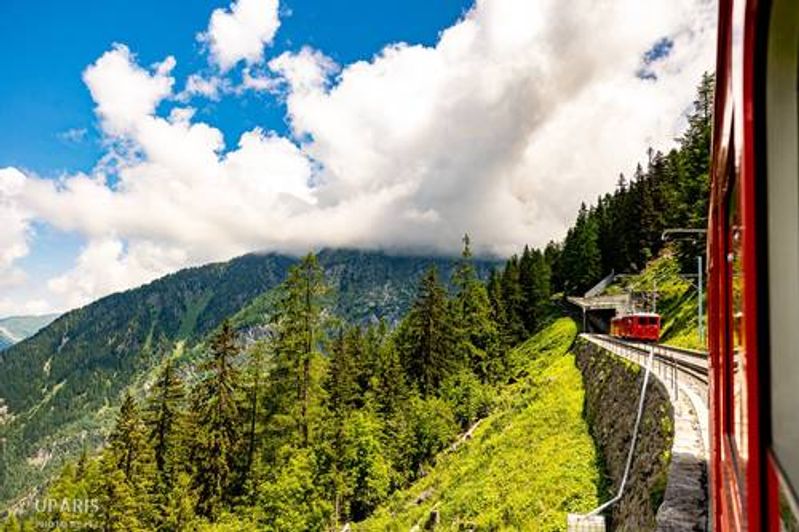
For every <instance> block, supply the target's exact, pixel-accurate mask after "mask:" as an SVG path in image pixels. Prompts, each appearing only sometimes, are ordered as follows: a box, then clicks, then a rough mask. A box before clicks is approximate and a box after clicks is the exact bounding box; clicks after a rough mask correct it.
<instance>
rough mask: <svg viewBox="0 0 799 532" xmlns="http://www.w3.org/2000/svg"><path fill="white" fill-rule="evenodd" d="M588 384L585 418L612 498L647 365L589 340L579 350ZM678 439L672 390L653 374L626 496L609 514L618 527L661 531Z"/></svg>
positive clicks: (613, 525)
mask: <svg viewBox="0 0 799 532" xmlns="http://www.w3.org/2000/svg"><path fill="white" fill-rule="evenodd" d="M574 352H575V353H576V355H577V358H576V362H577V366H578V367H579V368H580V371H581V372H582V374H583V381H584V383H585V409H584V412H585V417H586V421H587V422H588V425H589V427H590V428H591V434H592V436H593V437H594V441H595V442H596V445H597V449H598V451H599V454H600V456H601V457H602V459H603V461H604V469H605V477H606V480H607V484H606V486H607V497H612V496H614V495H615V494H616V493H617V491H618V489H619V485H620V484H621V480H622V476H623V475H624V466H625V463H626V460H627V453H628V451H629V446H630V441H631V438H632V433H633V429H634V428H635V418H636V414H637V409H638V401H639V397H640V392H641V384H642V383H643V378H644V371H643V369H642V368H641V367H640V366H638V365H636V364H633V363H632V362H629V361H627V360H625V359H623V358H621V357H618V356H616V355H613V354H611V353H608V352H607V351H604V350H603V349H601V348H599V347H597V346H595V345H593V344H591V343H589V342H587V341H585V340H577V342H576V344H575V348H574ZM673 439H674V414H673V411H672V406H671V403H670V402H669V397H668V393H667V391H666V389H665V388H664V387H663V385H662V384H661V383H660V382H658V381H657V380H655V379H653V378H651V377H650V379H649V385H648V387H647V391H646V400H645V402H644V414H643V418H642V419H641V426H640V432H639V435H638V442H637V444H636V448H635V454H634V457H633V463H632V467H631V470H630V475H629V478H628V480H627V486H626V488H625V493H624V496H623V497H622V499H621V500H620V501H619V502H617V503H616V504H615V505H614V506H613V507H612V508H611V509H610V510H609V511H608V513H606V515H608V516H609V525H610V527H611V529H614V530H630V531H641V530H655V529H656V527H657V525H656V522H655V515H656V514H657V510H658V507H659V506H660V504H661V502H662V501H663V496H664V493H665V491H666V483H667V478H668V468H669V462H670V460H671V447H672V441H673Z"/></svg>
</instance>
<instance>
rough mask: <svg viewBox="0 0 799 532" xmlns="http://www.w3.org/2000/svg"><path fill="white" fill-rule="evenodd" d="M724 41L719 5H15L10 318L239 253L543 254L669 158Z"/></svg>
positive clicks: (203, 1)
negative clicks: (644, 166) (465, 244)
mask: <svg viewBox="0 0 799 532" xmlns="http://www.w3.org/2000/svg"><path fill="white" fill-rule="evenodd" d="M714 37H715V5H714V0H651V1H648V2H646V3H642V2H640V0H616V1H615V2H613V3H611V4H609V5H608V6H606V7H604V8H600V7H599V6H598V5H597V3H596V2H594V1H593V0H574V1H573V2H571V1H570V2H562V1H560V0H479V1H477V2H476V3H475V2H473V1H462V0H436V1H435V2H429V1H423V0H406V1H403V2H395V1H391V2H389V1H375V0H372V1H368V0H348V1H347V2H329V1H322V0H234V1H232V2H221V1H207V0H193V1H191V2H185V1H177V0H173V1H169V2H165V1H163V0H162V1H158V2H156V1H154V0H140V1H137V2H129V1H122V0H107V1H102V2H101V1H98V0H91V1H89V0H87V1H82V2H64V1H55V0H50V1H41V2H25V1H21V0H4V1H3V2H2V3H0V42H2V46H0V71H2V72H3V77H2V81H0V102H2V104H0V226H2V227H3V231H0V316H4V315H9V314H30V313H41V312H46V311H64V310H67V309H70V308H75V307H77V306H80V305H83V304H86V303H88V302H90V301H93V300H95V299H97V298H99V297H102V296H104V295H107V294H109V293H112V292H115V291H119V290H123V289H127V288H130V287H133V286H137V285H140V284H142V283H144V282H148V281H150V280H153V279H155V278H157V277H159V276H161V275H164V274H167V273H170V272H173V271H176V270H178V269H180V268H183V267H187V266H193V265H198V264H203V263H206V262H210V261H219V260H226V259H229V258H231V257H233V256H236V255H239V254H242V253H246V252H252V251H280V252H286V253H304V252H306V251H308V250H309V249H318V248H321V247H326V246H347V247H361V248H380V249H386V250H389V251H397V252H407V251H413V252H436V253H441V252H444V253H451V252H453V253H454V252H457V249H458V248H459V245H460V240H461V235H462V234H463V233H464V232H468V233H469V234H470V235H471V236H472V241H473V243H474V248H475V250H476V251H477V252H478V253H491V254H499V255H507V254H510V253H512V252H514V251H516V250H518V249H519V247H521V246H523V245H524V244H527V243H529V244H532V245H543V244H545V243H546V242H547V241H548V240H549V239H553V238H555V239H556V238H560V237H561V236H562V234H563V232H564V230H565V228H566V227H567V226H568V225H569V223H570V222H571V221H572V218H573V216H574V212H575V210H576V208H577V206H579V203H580V202H581V201H592V200H593V199H594V198H596V196H597V195H598V194H600V193H602V192H604V191H606V190H608V189H610V188H612V186H613V184H614V183H615V180H616V176H618V173H619V172H620V171H628V170H630V169H632V168H634V167H635V165H636V163H637V162H638V161H639V160H641V158H642V157H643V156H644V154H645V153H646V149H647V148H648V147H650V146H652V147H654V148H655V149H664V150H665V149H668V148H669V147H671V146H672V145H673V143H674V138H675V137H677V136H679V133H680V130H681V128H682V127H683V125H684V117H683V114H684V111H685V109H687V108H688V107H689V106H690V104H691V101H692V98H693V95H694V87H695V85H696V83H697V82H698V80H699V78H700V76H701V73H702V72H703V71H705V70H708V69H710V68H712V61H713V57H714V54H713V52H714ZM192 87H193V88H192ZM189 89H191V90H189ZM576 154H579V155H576Z"/></svg>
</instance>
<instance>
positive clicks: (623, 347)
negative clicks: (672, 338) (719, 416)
mask: <svg viewBox="0 0 799 532" xmlns="http://www.w3.org/2000/svg"><path fill="white" fill-rule="evenodd" d="M585 336H586V337H587V338H588V339H589V340H591V341H593V342H594V343H596V344H599V345H602V346H603V347H605V348H606V349H608V350H609V351H611V352H614V353H616V354H619V355H622V356H625V357H627V358H631V359H633V360H636V361H637V362H639V363H643V362H645V360H646V357H647V356H648V355H649V350H650V349H653V350H654V360H655V367H654V368H653V370H654V371H655V372H657V373H660V374H661V375H662V376H664V377H667V376H668V374H667V372H668V371H671V372H673V373H679V374H682V375H685V376H687V377H689V378H690V379H692V380H694V381H696V382H697V383H699V384H701V385H702V386H703V387H707V383H708V365H707V361H708V358H707V353H704V352H701V351H694V350H692V349H683V348H679V347H672V346H667V345H663V344H648V343H643V342H634V341H629V340H622V339H620V338H615V337H613V336H609V335H607V334H585ZM674 376H675V377H676V375H674Z"/></svg>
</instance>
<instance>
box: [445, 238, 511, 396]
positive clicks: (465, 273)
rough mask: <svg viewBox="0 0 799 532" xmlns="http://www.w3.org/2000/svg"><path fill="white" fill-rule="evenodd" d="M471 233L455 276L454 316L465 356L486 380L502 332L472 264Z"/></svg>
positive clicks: (472, 367) (464, 242)
mask: <svg viewBox="0 0 799 532" xmlns="http://www.w3.org/2000/svg"><path fill="white" fill-rule="evenodd" d="M469 244H470V242H469V235H464V237H463V252H462V254H461V260H460V262H459V263H458V266H457V268H456V269H455V272H454V275H453V284H454V285H455V287H456V290H457V292H456V295H455V299H454V300H453V316H454V318H455V324H456V329H457V333H458V341H459V347H460V350H461V351H463V355H462V358H463V359H464V360H466V361H467V362H468V363H469V365H470V367H471V369H472V370H473V371H474V372H475V373H476V374H477V375H478V376H479V377H480V378H481V379H482V380H483V381H485V380H487V379H488V376H489V371H490V370H489V364H490V361H491V359H492V358H493V357H495V356H496V355H497V352H498V351H499V349H500V342H499V332H498V331H497V326H496V322H495V321H494V320H493V319H492V316H491V313H492V307H491V301H490V300H489V297H488V291H487V290H486V287H485V286H484V285H483V283H481V282H480V280H479V279H478V278H477V274H476V272H475V269H474V264H472V252H471V249H470V247H469Z"/></svg>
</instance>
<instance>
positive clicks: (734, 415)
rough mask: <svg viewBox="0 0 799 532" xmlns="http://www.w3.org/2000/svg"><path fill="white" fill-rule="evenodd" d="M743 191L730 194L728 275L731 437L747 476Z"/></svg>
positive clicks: (735, 186) (736, 183)
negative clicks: (745, 466)
mask: <svg viewBox="0 0 799 532" xmlns="http://www.w3.org/2000/svg"><path fill="white" fill-rule="evenodd" d="M740 194H741V188H740V186H739V183H738V181H737V179H736V181H735V182H734V185H733V187H732V189H731V190H730V196H729V200H728V201H729V203H728V211H727V212H728V216H729V220H728V226H727V227H728V235H727V239H728V240H727V252H728V255H727V262H728V264H727V272H728V287H727V290H728V293H729V295H730V306H731V315H730V316H729V320H730V321H729V322H728V323H729V328H730V330H729V332H728V335H729V338H730V344H731V348H732V349H731V351H730V352H729V356H731V358H728V363H727V367H728V368H729V371H730V373H728V380H727V382H728V383H729V384H730V385H731V387H732V405H731V407H732V408H731V409H730V414H731V418H730V420H729V421H730V425H731V426H730V427H729V430H730V432H731V433H730V436H731V438H732V443H733V445H734V447H735V450H736V451H737V458H738V459H739V462H740V463H739V464H738V465H739V468H740V469H739V472H740V473H743V469H744V462H746V460H747V459H748V456H749V447H748V440H747V434H748V419H749V418H748V412H747V400H746V398H747V397H746V395H747V386H746V357H745V345H746V342H745V337H744V335H745V331H746V329H745V327H744V320H745V319H746V315H745V312H744V297H743V296H744V272H743V240H744V234H743V230H744V228H743V225H742V221H741V208H740Z"/></svg>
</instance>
